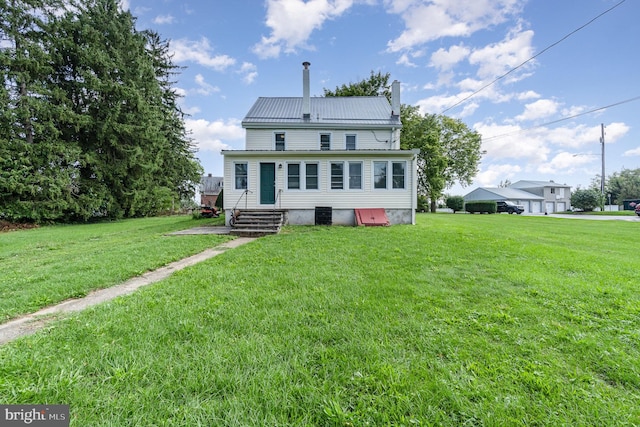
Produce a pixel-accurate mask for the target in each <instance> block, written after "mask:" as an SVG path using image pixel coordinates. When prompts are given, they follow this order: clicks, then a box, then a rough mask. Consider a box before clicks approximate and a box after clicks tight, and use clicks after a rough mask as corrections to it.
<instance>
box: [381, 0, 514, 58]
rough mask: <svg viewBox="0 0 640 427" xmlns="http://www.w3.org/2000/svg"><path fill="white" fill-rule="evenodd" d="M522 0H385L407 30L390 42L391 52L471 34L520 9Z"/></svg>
mask: <svg viewBox="0 0 640 427" xmlns="http://www.w3.org/2000/svg"><path fill="white" fill-rule="evenodd" d="M522 4H523V1H522V0H473V1H469V0H385V5H386V7H387V11H388V12H389V13H393V14H398V15H401V17H402V19H403V20H404V23H405V27H406V28H405V30H404V31H403V32H402V34H400V36H398V37H397V38H396V39H395V40H391V41H389V42H388V43H387V48H388V50H389V51H390V52H399V51H402V50H406V49H413V48H414V47H416V46H419V45H421V44H424V43H427V42H430V41H433V40H437V39H439V38H442V37H447V36H449V37H468V36H470V35H471V34H473V33H474V32H476V31H478V30H481V29H483V28H488V27H490V26H493V25H497V24H500V23H502V22H504V21H506V19H507V18H508V17H509V16H511V15H513V14H514V13H516V12H518V11H519V10H520V9H521V5H522Z"/></svg>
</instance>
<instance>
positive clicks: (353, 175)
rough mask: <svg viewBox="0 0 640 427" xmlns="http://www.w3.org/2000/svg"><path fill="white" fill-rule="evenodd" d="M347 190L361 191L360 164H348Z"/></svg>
mask: <svg viewBox="0 0 640 427" xmlns="http://www.w3.org/2000/svg"><path fill="white" fill-rule="evenodd" d="M349 190H362V163H361V162H349Z"/></svg>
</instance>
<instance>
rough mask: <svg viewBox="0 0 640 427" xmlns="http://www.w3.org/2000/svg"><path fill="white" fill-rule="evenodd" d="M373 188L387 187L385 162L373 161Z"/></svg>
mask: <svg viewBox="0 0 640 427" xmlns="http://www.w3.org/2000/svg"><path fill="white" fill-rule="evenodd" d="M373 188H376V189H385V188H387V162H373Z"/></svg>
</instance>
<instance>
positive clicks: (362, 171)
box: [346, 161, 364, 191]
mask: <svg viewBox="0 0 640 427" xmlns="http://www.w3.org/2000/svg"><path fill="white" fill-rule="evenodd" d="M346 163H347V174H346V175H347V183H348V185H347V188H348V189H349V190H357V191H361V190H362V186H363V184H364V177H363V174H364V165H363V164H362V162H361V161H353V162H346ZM351 165H360V186H359V187H351Z"/></svg>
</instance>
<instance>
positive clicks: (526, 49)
mask: <svg viewBox="0 0 640 427" xmlns="http://www.w3.org/2000/svg"><path fill="white" fill-rule="evenodd" d="M532 40H533V31H530V30H527V31H520V30H519V29H514V30H512V31H511V32H510V33H509V34H508V35H507V37H506V38H505V40H503V41H501V42H499V43H493V44H490V45H488V46H485V47H483V48H481V49H476V50H474V51H473V52H472V53H471V54H470V55H469V63H470V64H471V65H477V66H478V77H479V78H480V79H482V80H492V79H495V78H496V77H499V76H502V75H504V74H505V73H507V72H508V71H510V70H511V69H513V68H515V67H516V66H518V65H520V64H522V63H523V62H525V61H526V60H527V59H529V58H531V56H532V55H533V47H532V44H531V43H532ZM532 64H533V62H529V63H528V64H527V65H525V66H524V67H523V68H522V70H525V69H529V68H530V67H531V66H532ZM522 70H518V73H514V74H513V75H510V76H509V79H510V80H509V81H516V80H518V79H520V78H522Z"/></svg>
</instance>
